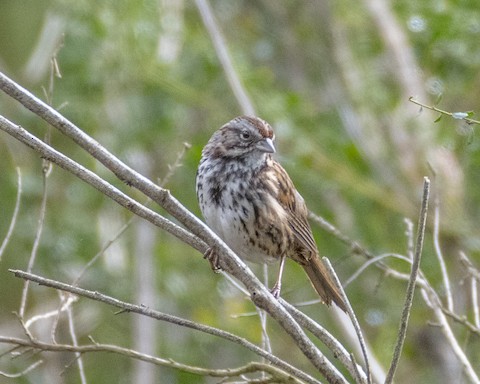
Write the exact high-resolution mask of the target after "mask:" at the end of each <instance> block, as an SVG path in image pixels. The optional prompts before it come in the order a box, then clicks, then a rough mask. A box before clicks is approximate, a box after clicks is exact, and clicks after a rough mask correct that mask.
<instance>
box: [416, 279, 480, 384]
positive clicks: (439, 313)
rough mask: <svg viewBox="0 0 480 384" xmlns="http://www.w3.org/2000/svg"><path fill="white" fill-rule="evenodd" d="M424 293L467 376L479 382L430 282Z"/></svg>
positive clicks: (423, 289)
mask: <svg viewBox="0 0 480 384" xmlns="http://www.w3.org/2000/svg"><path fill="white" fill-rule="evenodd" d="M422 294H423V296H424V299H425V302H426V303H427V304H428V305H429V306H430V307H431V308H432V310H433V312H434V315H435V318H436V320H437V323H438V325H439V327H440V330H441V331H442V333H443V336H444V337H445V339H446V341H447V342H448V344H449V345H450V347H451V348H452V350H453V353H454V354H455V356H456V357H457V358H458V360H459V361H460V363H461V364H462V368H463V372H464V374H465V376H466V377H467V378H468V379H469V380H470V382H472V383H476V384H479V383H480V379H479V377H478V375H477V374H476V373H475V371H474V369H473V367H472V364H471V363H470V361H469V360H468V357H467V356H466V355H465V351H464V350H463V348H462V346H460V344H459V343H458V340H457V339H456V338H455V335H454V333H453V331H452V328H451V327H450V324H449V323H448V321H447V318H446V315H445V313H444V309H443V308H442V303H441V301H440V298H439V297H438V295H437V293H436V292H435V291H434V290H433V288H432V287H431V286H430V285H429V284H428V285H426V286H425V287H424V288H422Z"/></svg>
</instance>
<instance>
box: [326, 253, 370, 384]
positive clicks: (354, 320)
mask: <svg viewBox="0 0 480 384" xmlns="http://www.w3.org/2000/svg"><path fill="white" fill-rule="evenodd" d="M322 260H323V262H324V264H325V265H326V267H327V268H328V270H329V272H330V276H332V277H333V280H334V281H335V283H336V284H337V288H338V289H339V290H340V293H341V295H342V299H343V301H344V302H345V304H346V306H347V314H348V316H349V317H350V320H351V321H352V325H353V328H354V329H355V333H356V334H357V337H358V342H359V343H360V349H361V351H362V354H363V358H364V361H365V371H366V375H367V383H368V384H371V382H372V378H371V375H370V363H369V361H368V355H367V346H366V344H365V339H364V337H363V334H362V329H361V328H360V323H359V322H358V319H357V316H356V315H355V312H354V311H353V308H352V305H351V304H350V300H348V297H347V294H346V293H345V290H344V289H343V287H342V284H341V283H340V280H339V279H338V276H337V274H336V273H335V270H334V269H333V267H332V264H330V260H328V259H327V258H326V257H323V258H322ZM353 365H354V367H355V370H356V372H357V376H358V367H357V366H356V364H355V362H353Z"/></svg>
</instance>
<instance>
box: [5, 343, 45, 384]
mask: <svg viewBox="0 0 480 384" xmlns="http://www.w3.org/2000/svg"><path fill="white" fill-rule="evenodd" d="M1 339H2V338H1V337H0V342H1ZM25 341H26V340H25ZM12 344H14V343H12ZM17 345H18V344H17ZM42 363H43V360H38V361H36V362H35V363H33V364H31V365H29V366H28V367H27V368H25V369H24V370H23V371H22V372H19V373H6V372H2V371H0V376H4V377H7V378H9V379H17V378H19V377H22V376H25V375H26V374H27V373H28V372H30V371H32V370H33V369H35V368H37V367H38V366H39V365H40V364H42Z"/></svg>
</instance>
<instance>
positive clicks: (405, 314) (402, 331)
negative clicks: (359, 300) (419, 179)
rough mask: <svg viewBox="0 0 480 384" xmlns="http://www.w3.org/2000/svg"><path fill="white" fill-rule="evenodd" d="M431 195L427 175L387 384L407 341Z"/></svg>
mask: <svg viewBox="0 0 480 384" xmlns="http://www.w3.org/2000/svg"><path fill="white" fill-rule="evenodd" d="M429 196H430V180H429V179H428V178H427V177H425V178H424V180H423V198H422V207H421V209H420V217H419V220H418V232H417V241H416V244H415V253H414V258H413V262H412V270H411V273H410V280H409V282H408V286H407V294H406V297H405V305H404V307H403V311H402V318H401V320H400V328H399V331H398V337H397V343H396V345H395V351H394V354H393V359H392V363H391V364H390V369H389V370H388V374H387V378H386V380H385V384H390V383H392V382H393V377H394V376H395V371H396V369H397V366H398V362H399V360H400V356H401V354H402V349H403V344H404V342H405V337H406V334H407V326H408V320H409V317H410V310H411V308H412V303H413V294H414V293H415V285H416V280H417V275H418V270H419V268H420V260H421V256H422V250H423V240H424V238H425V227H426V224H427V212H428V201H429Z"/></svg>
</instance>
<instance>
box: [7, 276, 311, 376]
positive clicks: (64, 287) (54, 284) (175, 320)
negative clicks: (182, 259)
mask: <svg viewBox="0 0 480 384" xmlns="http://www.w3.org/2000/svg"><path fill="white" fill-rule="evenodd" d="M10 272H12V273H14V274H15V276H16V277H20V278H22V279H26V280H30V281H33V282H35V283H37V284H40V285H44V286H47V287H51V288H55V289H59V290H61V291H65V292H70V293H73V294H75V295H78V296H83V297H86V298H88V299H91V300H96V301H100V302H102V303H105V304H109V305H112V306H114V307H117V308H120V309H121V310H123V311H124V312H134V313H138V314H141V315H144V316H148V317H151V318H153V319H156V320H161V321H166V322H169V323H172V324H176V325H179V326H182V327H187V328H191V329H195V330H197V331H201V332H204V333H207V334H210V335H213V336H217V337H220V338H223V339H226V340H229V341H232V342H234V343H237V344H239V345H241V346H243V347H245V348H247V349H248V350H250V351H252V352H254V353H255V354H257V355H259V356H261V357H264V358H265V359H267V360H268V361H270V362H271V363H272V364H274V365H276V366H277V367H279V368H281V369H283V370H285V371H286V372H289V373H291V374H292V375H294V376H295V377H298V378H299V379H301V380H304V381H307V382H311V383H317V380H315V379H313V378H312V377H311V376H309V375H307V374H305V373H304V372H302V371H300V370H298V369H297V368H295V367H293V366H291V365H290V364H288V363H286V362H284V361H283V360H281V359H279V358H278V357H276V356H274V355H272V354H270V353H268V352H267V351H265V350H263V349H261V348H259V347H257V346H256V345H255V344H253V343H251V342H249V341H248V340H246V339H244V338H242V337H239V336H237V335H234V334H232V333H229V332H226V331H223V330H220V329H217V328H213V327H209V326H207V325H203V324H199V323H195V322H193V321H191V320H187V319H183V318H180V317H177V316H173V315H169V314H165V313H162V312H158V311H155V310H153V309H150V308H148V307H146V306H142V305H135V304H130V303H126V302H123V301H120V300H118V299H115V298H113V297H110V296H107V295H104V294H101V293H99V292H94V291H89V290H86V289H82V288H79V287H76V286H73V285H70V284H65V283H62V282H59V281H55V280H51V279H46V278H44V277H41V276H38V275H34V274H32V273H27V272H24V271H20V270H10ZM0 340H1V338H0Z"/></svg>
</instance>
